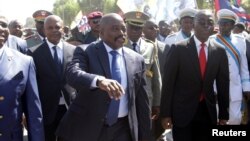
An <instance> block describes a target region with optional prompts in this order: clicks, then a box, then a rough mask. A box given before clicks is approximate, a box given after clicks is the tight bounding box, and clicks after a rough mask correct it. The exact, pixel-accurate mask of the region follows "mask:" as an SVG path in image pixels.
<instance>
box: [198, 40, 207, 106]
mask: <svg viewBox="0 0 250 141" xmlns="http://www.w3.org/2000/svg"><path fill="white" fill-rule="evenodd" d="M205 46H206V44H204V43H201V49H200V53H199V62H200V70H201V77H202V80H204V75H205V70H206V63H207V59H206V54H205ZM203 99H204V92H202V94H201V97H200V101H202V100H203Z"/></svg>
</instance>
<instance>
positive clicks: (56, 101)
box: [29, 15, 76, 141]
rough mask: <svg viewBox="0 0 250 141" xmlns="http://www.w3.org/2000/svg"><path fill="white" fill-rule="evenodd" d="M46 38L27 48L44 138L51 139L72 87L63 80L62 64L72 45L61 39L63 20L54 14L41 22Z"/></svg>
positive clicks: (72, 96) (71, 94) (72, 93)
mask: <svg viewBox="0 0 250 141" xmlns="http://www.w3.org/2000/svg"><path fill="white" fill-rule="evenodd" d="M44 32H45V35H46V41H45V42H44V43H43V44H42V45H40V46H37V47H33V48H30V49H29V50H30V52H29V53H30V54H31V55H32V57H33V58H34V61H35V65H36V67H37V82H38V89H39V94H40V98H41V103H42V110H43V115H44V129H45V140H46V141H55V140H56V136H55V130H56V128H57V126H58V124H59V121H60V119H61V118H62V117H63V115H64V113H65V112H66V108H67V106H68V105H69V104H70V101H71V100H72V99H73V98H74V97H75V94H76V93H75V90H74V89H73V88H72V87H70V86H69V85H68V84H67V83H66V80H65V67H66V64H67V63H68V62H70V61H71V59H72V57H73V52H74V49H75V46H73V45H70V44H68V43H66V42H64V41H63V40H62V37H63V21H62V19H61V18H60V17H58V16H56V15H50V16H48V17H47V18H46V19H45V21H44Z"/></svg>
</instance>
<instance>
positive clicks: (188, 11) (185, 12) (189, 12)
mask: <svg viewBox="0 0 250 141" xmlns="http://www.w3.org/2000/svg"><path fill="white" fill-rule="evenodd" d="M196 13H197V11H196V10H195V9H192V8H184V9H182V10H181V11H180V13H179V20H181V19H182V18H184V17H191V18H194V16H195V14H196Z"/></svg>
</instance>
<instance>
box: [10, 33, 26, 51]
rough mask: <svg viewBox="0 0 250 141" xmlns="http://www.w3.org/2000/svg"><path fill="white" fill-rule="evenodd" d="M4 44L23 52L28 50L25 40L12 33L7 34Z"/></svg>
mask: <svg viewBox="0 0 250 141" xmlns="http://www.w3.org/2000/svg"><path fill="white" fill-rule="evenodd" d="M6 45H7V46H8V47H9V48H12V49H15V50H17V51H19V52H21V53H23V54H26V53H27V50H28V49H27V43H26V41H25V40H23V39H21V38H19V37H16V36H13V35H9V36H8V40H7V42H6Z"/></svg>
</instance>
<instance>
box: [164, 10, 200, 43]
mask: <svg viewBox="0 0 250 141" xmlns="http://www.w3.org/2000/svg"><path fill="white" fill-rule="evenodd" d="M195 14H196V10H194V9H191V8H185V9H183V10H182V11H180V14H179V17H178V18H179V20H180V21H181V19H183V18H185V17H190V18H194V16H195ZM192 34H193V33H192V32H191V35H192ZM187 38H189V37H188V36H187V35H185V34H184V33H183V31H182V30H180V31H178V32H176V33H174V34H171V35H168V36H167V37H166V39H165V41H164V42H165V44H167V45H169V46H170V47H171V45H172V44H176V43H177V42H180V41H182V40H184V39H187Z"/></svg>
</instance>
